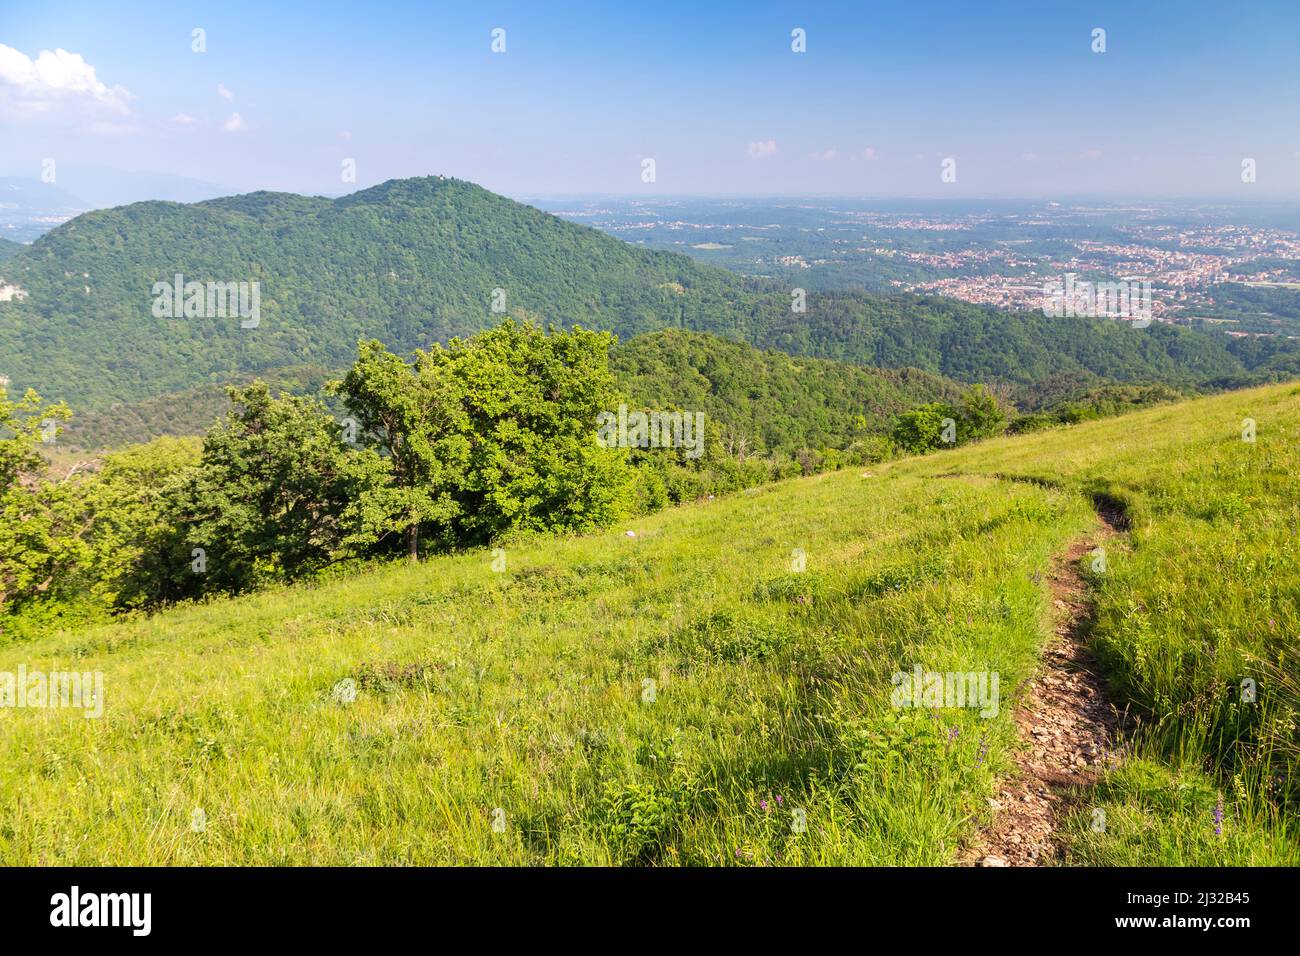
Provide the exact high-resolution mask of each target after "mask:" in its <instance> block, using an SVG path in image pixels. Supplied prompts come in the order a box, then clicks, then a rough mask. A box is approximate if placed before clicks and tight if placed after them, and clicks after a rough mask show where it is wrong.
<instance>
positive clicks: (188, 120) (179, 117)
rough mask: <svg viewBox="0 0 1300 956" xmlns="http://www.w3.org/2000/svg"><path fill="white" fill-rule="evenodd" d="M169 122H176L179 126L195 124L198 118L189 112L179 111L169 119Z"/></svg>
mask: <svg viewBox="0 0 1300 956" xmlns="http://www.w3.org/2000/svg"><path fill="white" fill-rule="evenodd" d="M168 122H169V123H174V124H175V125H177V126H193V125H194V124H195V123H197V122H198V120H196V119H195V118H194V117H193V116H191V115H190V114H189V113H177V114H176V115H175V116H173V117H172V118H171V119H170V120H168Z"/></svg>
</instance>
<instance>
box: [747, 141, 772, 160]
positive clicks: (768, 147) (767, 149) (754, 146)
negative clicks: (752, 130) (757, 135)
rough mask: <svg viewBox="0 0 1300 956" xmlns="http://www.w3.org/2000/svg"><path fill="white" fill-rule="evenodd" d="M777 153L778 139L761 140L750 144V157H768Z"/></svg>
mask: <svg viewBox="0 0 1300 956" xmlns="http://www.w3.org/2000/svg"><path fill="white" fill-rule="evenodd" d="M775 153H776V140H774V139H767V140H759V141H757V142H754V143H750V144H749V158H750V159H767V158H768V157H769V156H772V155H775Z"/></svg>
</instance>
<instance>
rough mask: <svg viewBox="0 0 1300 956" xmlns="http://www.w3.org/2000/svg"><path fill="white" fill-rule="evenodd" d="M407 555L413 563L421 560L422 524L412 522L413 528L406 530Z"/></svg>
mask: <svg viewBox="0 0 1300 956" xmlns="http://www.w3.org/2000/svg"><path fill="white" fill-rule="evenodd" d="M406 545H407V552H406V555H407V557H408V558H410V559H411V560H412V561H419V560H420V523H419V522H418V521H415V522H412V523H411V526H410V527H409V528H407V529H406Z"/></svg>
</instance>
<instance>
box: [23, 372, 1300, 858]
mask: <svg viewBox="0 0 1300 956" xmlns="http://www.w3.org/2000/svg"><path fill="white" fill-rule="evenodd" d="M1245 418H1251V419H1253V420H1254V421H1255V422H1256V439H1255V441H1253V442H1247V441H1243V440H1242V434H1241V433H1242V420H1243V419H1245ZM1297 473H1300V388H1297V387H1296V386H1295V385H1294V384H1292V385H1283V386H1270V387H1267V388H1261V389H1255V390H1252V391H1245V392H1236V393H1231V394H1227V395H1222V396H1217V397H1214V398H1209V399H1199V400H1196V401H1192V402H1185V403H1181V404H1176V405H1169V406H1162V407H1159V408H1155V409H1151V410H1148V411H1144V412H1140V413H1135V414H1131V415H1127V416H1123V417H1120V418H1115V419H1109V420H1104V421H1097V422H1091V423H1087V424H1083V425H1078V426H1073V427H1070V428H1065V429H1058V430H1053V431H1046V432H1041V433H1035V434H1031V435H1025V436H1019V437H1008V438H1000V439H996V440H992V441H988V442H984V443H981V444H978V445H974V446H971V447H968V448H959V449H956V450H954V451H948V452H942V453H939V454H935V455H931V456H927V457H923V458H913V459H905V460H902V461H896V462H892V463H888V464H885V465H880V466H875V467H873V468H871V469H870V470H868V471H863V470H861V469H851V470H845V471H839V472H834V473H828V474H823V475H816V476H813V477H810V478H803V479H798V480H792V481H786V482H782V483H779V484H774V485H768V486H764V487H762V488H758V489H753V490H751V491H748V492H745V493H742V494H738V495H735V496H731V497H726V498H718V499H715V500H712V501H707V502H700V503H697V504H695V505H690V506H683V507H679V508H675V509H670V510H667V511H664V512H660V513H658V514H656V515H653V516H651V517H648V518H640V519H636V520H635V521H634V522H632V523H630V524H628V525H625V526H620V527H618V528H615V529H612V530H611V531H610V532H608V533H606V534H602V535H596V536H590V537H582V538H571V539H564V540H553V539H531V540H528V539H521V540H519V541H516V542H507V543H505V545H504V556H505V568H504V570H501V571H497V570H494V569H493V564H494V560H495V561H496V564H497V567H500V561H499V555H497V556H494V555H493V553H491V552H488V551H473V552H468V553H464V554H461V555H457V556H453V557H447V558H438V559H433V560H428V561H425V562H423V563H421V564H419V565H406V564H391V565H383V566H379V567H376V568H375V569H373V570H372V571H369V572H367V573H364V574H360V575H356V576H352V577H348V578H342V579H338V580H334V581H328V582H324V583H318V584H316V585H313V586H295V587H288V588H282V589H278V590H272V591H267V592H263V593H259V594H253V595H249V596H245V597H241V598H237V599H231V600H214V601H212V602H210V603H207V604H202V605H193V606H185V607H178V608H175V609H172V610H170V611H167V612H165V613H161V614H157V615H154V616H151V617H138V618H134V619H128V620H124V621H122V622H120V623H117V624H114V625H111V626H106V627H97V628H93V629H87V630H79V631H72V632H65V633H60V634H57V635H53V636H51V637H49V638H46V639H44V640H42V641H39V642H36V643H30V644H22V645H9V646H6V647H3V648H0V672H3V671H16V670H17V668H18V667H19V665H25V666H26V668H27V669H28V670H29V671H31V670H38V669H41V670H57V669H73V668H75V669H77V670H79V671H102V672H103V674H104V680H105V695H104V698H105V699H104V716H103V717H102V719H97V720H95V719H86V718H84V717H83V716H81V714H80V713H79V712H76V711H73V710H68V709H64V710H50V709H43V710H36V709H14V708H0V862H3V863H6V864H17V865H22V864H71V863H82V864H96V863H100V864H107V863H116V864H198V863H208V864H313V863H314V864H408V863H415V864H440V863H445V864H529V863H534V864H535V863H557V864H568V863H594V864H606V863H649V864H704V865H713V864H743V865H754V864H775V865H781V864H787V865H807V864H944V863H951V862H956V861H958V860H960V859H961V858H962V851H963V847H964V845H965V843H966V841H967V840H968V839H969V837H970V836H971V835H972V834H973V833H974V832H975V831H976V830H977V829H978V828H979V827H980V826H981V825H983V824H984V823H987V822H988V820H989V814H990V810H989V807H988V798H989V797H990V796H991V795H992V794H993V793H994V792H995V782H996V779H997V777H998V775H1000V774H1005V773H1008V772H1010V769H1011V766H1012V755H1013V752H1014V748H1015V747H1016V745H1017V734H1016V728H1015V723H1014V721H1013V718H1012V712H1013V706H1014V693H1015V688H1016V686H1017V685H1018V684H1019V683H1020V682H1021V681H1023V680H1024V679H1025V678H1026V677H1027V676H1029V675H1030V674H1031V673H1032V672H1033V669H1034V667H1035V665H1036V661H1037V655H1038V652H1039V650H1040V649H1041V646H1042V644H1043V642H1044V641H1045V640H1046V639H1047V636H1048V634H1049V633H1050V620H1051V614H1052V608H1051V597H1050V595H1049V593H1048V590H1047V584H1046V583H1045V581H1044V576H1043V572H1044V571H1045V570H1046V568H1047V567H1048V566H1049V563H1050V561H1051V558H1052V556H1053V555H1055V554H1058V553H1060V552H1061V551H1063V550H1064V549H1065V547H1066V546H1067V545H1068V544H1069V543H1070V542H1071V541H1072V540H1073V539H1075V538H1077V537H1079V536H1080V535H1083V534H1086V533H1087V532H1088V531H1089V529H1091V528H1093V527H1094V526H1095V524H1096V521H1097V517H1096V514H1095V511H1094V500H1093V499H1094V497H1095V496H1098V495H1102V496H1105V497H1106V498H1108V499H1110V500H1114V501H1117V502H1119V503H1120V504H1122V505H1123V506H1124V508H1125V510H1126V512H1127V514H1128V516H1129V519H1130V521H1131V524H1132V530H1131V532H1130V533H1129V534H1127V535H1124V536H1122V537H1121V538H1117V539H1114V540H1113V542H1112V544H1111V545H1110V546H1109V548H1110V553H1109V554H1108V556H1107V563H1106V569H1105V571H1104V572H1102V573H1092V572H1091V571H1090V572H1089V574H1090V578H1091V581H1092V584H1093V587H1094V593H1095V595H1096V601H1097V614H1096V625H1095V628H1094V630H1093V633H1092V642H1093V646H1094V647H1095V648H1096V650H1097V652H1098V654H1099V656H1100V658H1101V660H1102V662H1103V664H1104V667H1105V670H1106V673H1107V675H1108V677H1109V678H1110V680H1111V684H1112V687H1113V688H1114V692H1115V695H1116V699H1117V700H1120V701H1121V702H1126V703H1128V704H1129V705H1130V708H1131V710H1132V712H1133V714H1134V715H1135V717H1138V718H1140V723H1139V725H1138V730H1137V731H1136V734H1135V736H1134V737H1133V739H1132V741H1131V743H1130V746H1129V748H1128V753H1127V755H1126V757H1125V759H1124V761H1123V762H1122V764H1121V765H1120V767H1119V769H1117V770H1116V771H1114V772H1112V773H1109V774H1107V775H1106V776H1105V777H1104V778H1103V779H1102V781H1101V783H1099V784H1098V785H1097V786H1096V788H1094V789H1093V790H1091V791H1089V792H1086V793H1080V794H1079V795H1078V796H1077V799H1076V800H1074V801H1073V809H1072V810H1071V811H1070V812H1069V813H1068V814H1067V819H1066V824H1065V831H1066V832H1065V836H1066V843H1067V861H1069V862H1074V863H1081V864H1101V865H1106V864H1121V863H1149V864H1160V863H1168V864H1276V863H1289V864H1296V863H1298V862H1300V850H1298V849H1297V840H1296V832H1295V828H1294V823H1293V821H1294V814H1295V810H1296V803H1297V799H1296V798H1297V794H1296V783H1295V780H1294V779H1293V778H1294V776H1295V775H1294V774H1293V771H1294V770H1295V768H1296V763H1297V756H1296V755H1297V750H1298V738H1297V732H1296V727H1295V720H1296V709H1297V706H1298V701H1300V686H1298V685H1300V678H1298V677H1297V674H1296V640H1295V635H1296V633H1297V631H1298V630H1300V611H1298V610H1297V608H1298V606H1300V601H1298V598H1300V571H1298V570H1297V561H1296V557H1297V547H1296V543H1295V540H1296V530H1297V522H1298V521H1300V505H1298V502H1300V487H1298V485H1300V481H1298V479H1297V477H1296V475H1297ZM1016 478H1020V479H1031V480H1013V479H1016ZM628 530H631V531H634V532H635V535H634V536H628V535H627V534H626V533H625V532H626V531H628ZM801 567H802V570H800V568H801ZM918 663H919V664H921V665H923V666H924V668H925V669H927V670H937V671H962V672H969V671H992V672H997V674H998V675H999V685H1000V691H1001V706H1000V708H999V710H998V713H997V715H996V717H992V718H984V717H981V716H980V715H979V713H978V712H977V711H975V710H972V709H948V710H942V709H941V710H922V709H915V710H914V709H894V708H893V707H891V705H890V690H891V681H890V677H891V675H892V674H893V673H894V672H896V671H910V670H911V669H912V668H913V666H914V665H916V664H918ZM1245 677H1250V678H1251V679H1253V680H1255V681H1256V684H1257V689H1258V698H1257V700H1256V701H1254V702H1249V703H1247V702H1243V701H1242V699H1241V693H1240V690H1239V686H1240V683H1241V681H1242V679H1243V678H1245ZM349 679H351V680H352V681H354V682H355V684H354V686H355V699H352V698H351V694H350V693H349V692H348V689H347V688H348V685H347V684H346V683H344V684H341V683H340V682H345V681H347V680H349ZM1099 806H1100V807H1104V808H1105V809H1106V821H1107V825H1106V827H1105V829H1104V831H1103V832H1094V830H1093V828H1092V826H1091V825H1090V821H1092V820H1093V819H1095V817H1094V815H1093V814H1092V812H1091V811H1092V810H1093V809H1095V808H1096V807H1099ZM196 809H201V810H202V811H203V814H202V819H203V821H204V825H203V826H195V825H194V822H193V821H194V818H195V815H194V811H195V810H196ZM1220 817H1221V819H1220ZM805 821H806V826H803V825H802V824H803V823H804V822H805ZM1216 830H1217V831H1219V832H1216Z"/></svg>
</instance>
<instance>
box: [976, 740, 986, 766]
mask: <svg viewBox="0 0 1300 956" xmlns="http://www.w3.org/2000/svg"><path fill="white" fill-rule="evenodd" d="M988 752H989V741H988V734H980V750H979V753H978V754H976V756H975V766H977V767H978V766H980V765H981V764H982V763H984V755H985V754H987V753H988Z"/></svg>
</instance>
